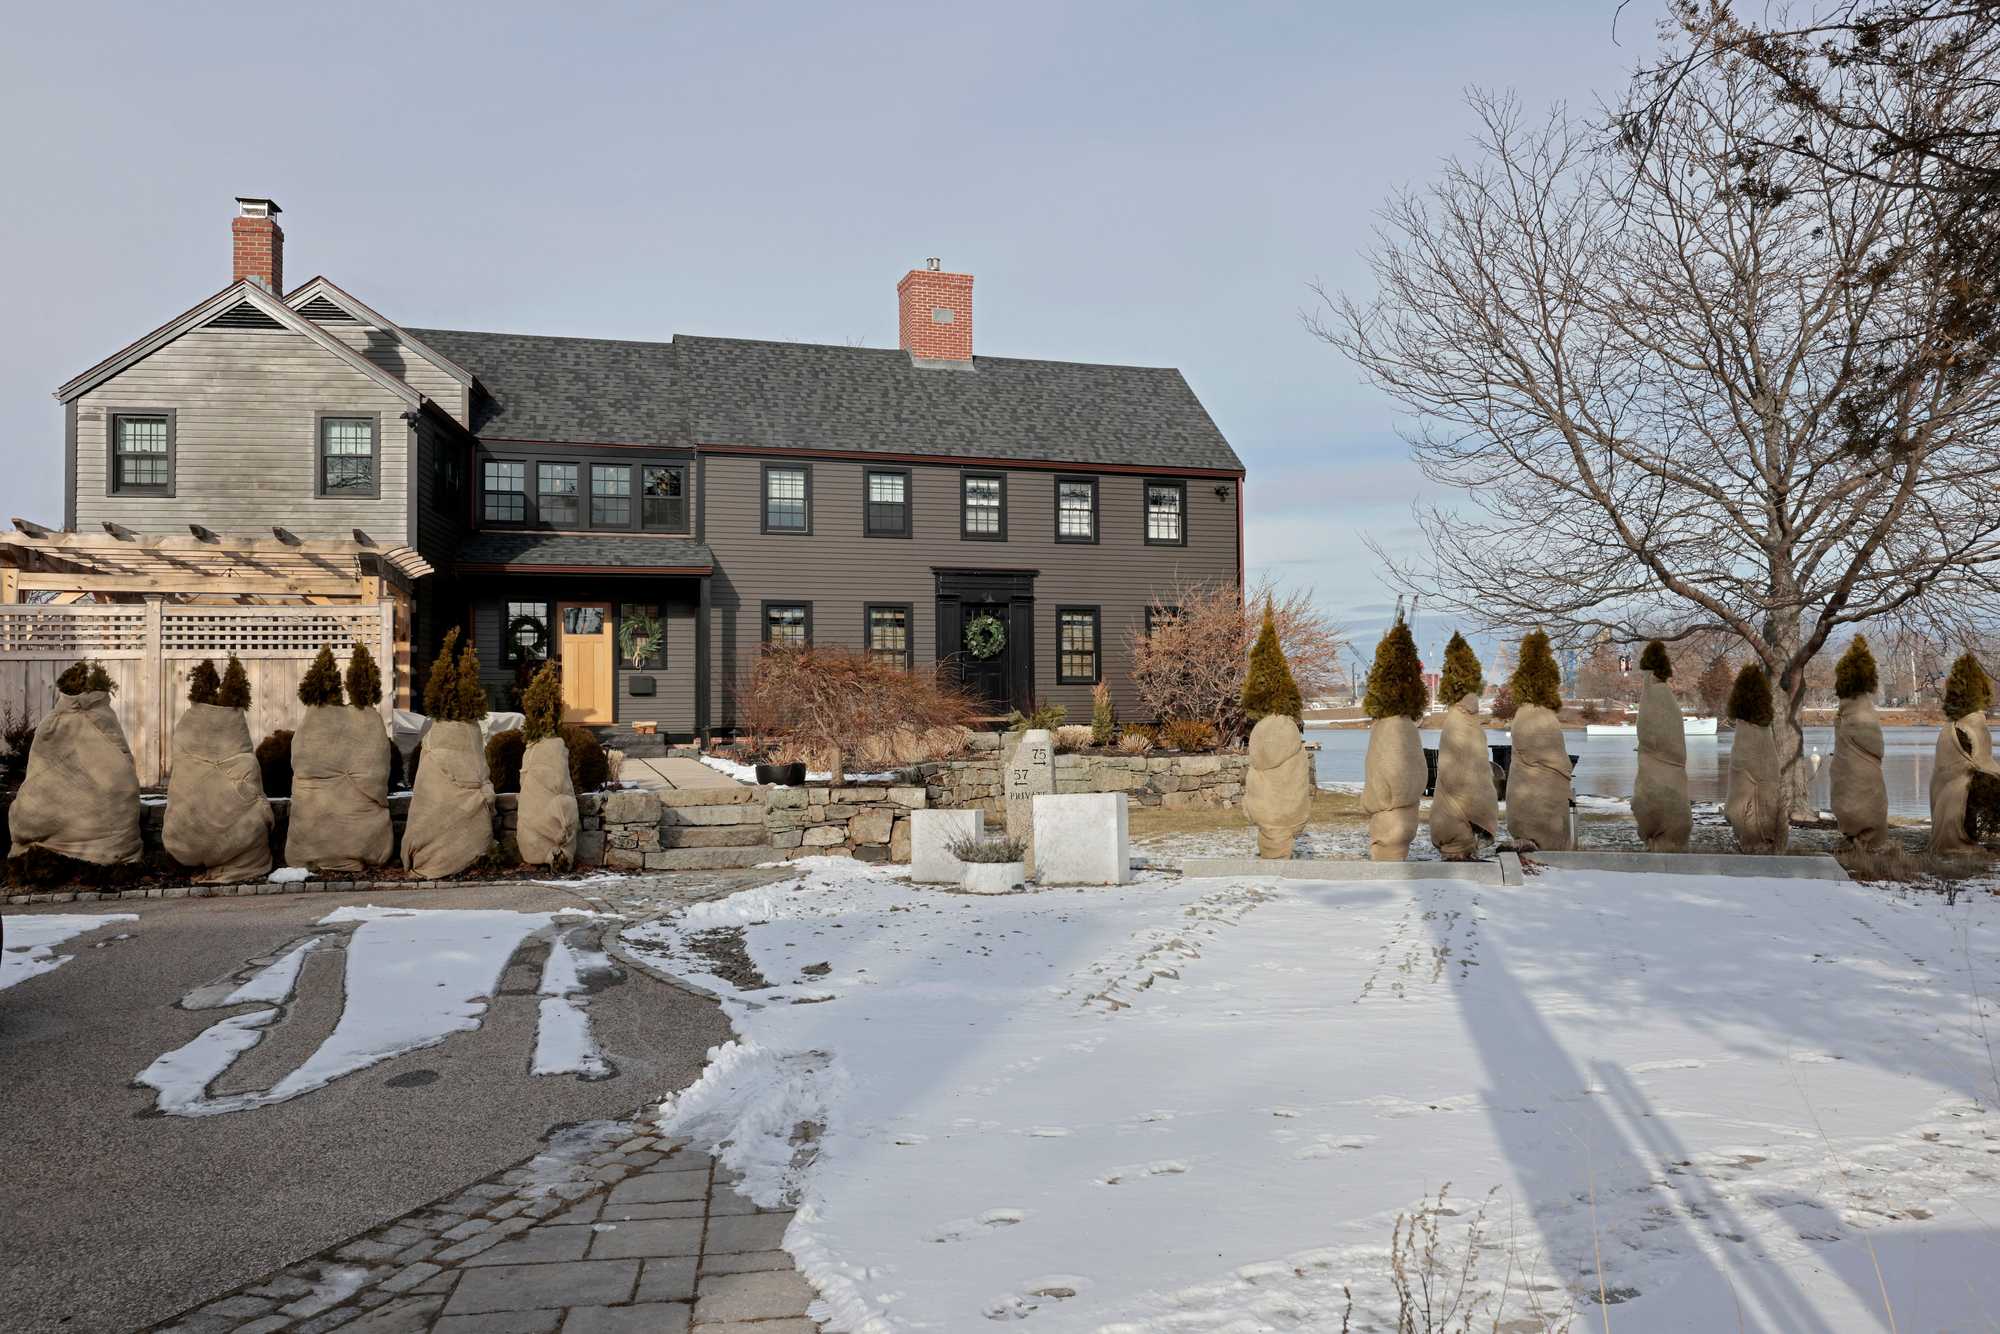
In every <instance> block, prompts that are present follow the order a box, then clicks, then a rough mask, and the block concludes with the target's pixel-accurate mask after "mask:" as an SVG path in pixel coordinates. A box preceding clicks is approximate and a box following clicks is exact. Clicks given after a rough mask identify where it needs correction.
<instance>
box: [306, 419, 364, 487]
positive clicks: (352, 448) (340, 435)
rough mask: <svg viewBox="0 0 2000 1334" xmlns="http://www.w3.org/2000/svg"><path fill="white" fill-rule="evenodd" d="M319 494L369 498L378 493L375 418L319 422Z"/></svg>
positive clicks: (324, 420) (323, 420) (322, 420)
mask: <svg viewBox="0 0 2000 1334" xmlns="http://www.w3.org/2000/svg"><path fill="white" fill-rule="evenodd" d="M319 493H320V494H321V495H323V496H362V497H369V498H373V497H374V496H375V495H376V494H377V490H376V476H375V419H374V418H373V417H321V418H320V419H319Z"/></svg>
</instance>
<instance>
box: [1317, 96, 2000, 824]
mask: <svg viewBox="0 0 2000 1334" xmlns="http://www.w3.org/2000/svg"><path fill="white" fill-rule="evenodd" d="M1473 104H1474V107H1475V109H1476V110H1477V112H1478V113H1479V117H1480V121H1481V124H1482V127H1483V130H1482V133H1481V135H1480V136H1479V149H1480V151H1479V154H1478V156H1477V157H1476V158H1474V159H1473V160H1471V161H1454V162H1451V163H1449V164H1448V165H1447V166H1446V168H1445V170H1444V172H1443V175H1442V178H1441V179H1440V180H1439V181H1437V182H1436V183H1435V184H1434V185H1432V186H1430V187H1429V188H1428V189H1426V190H1423V191H1421V192H1417V193H1411V194H1406V195H1404V196H1402V197H1399V198H1397V199H1396V200H1394V201H1392V203H1391V204H1390V205H1389V206H1388V208H1387V210H1386V213H1385V218H1384V223H1383V226H1382V228H1381V233H1380V242H1379V245H1378V247H1377V249H1376V251H1375V253H1374V254H1373V255H1372V257H1371V259H1372V265H1373V269H1374V273H1375V277H1376V280H1377V284H1378V291H1377V294H1376V295H1375V297H1374V298H1373V299H1372V300H1370V301H1368V302H1365V303H1363V302H1358V301H1355V300H1352V299H1346V298H1338V297H1332V296H1328V295H1327V294H1326V293H1322V296H1323V297H1324V298H1325V299H1326V305H1325V307H1324V308H1323V309H1322V310H1321V311H1320V312H1319V313H1318V314H1316V315H1309V316H1308V322H1309V323H1310V325H1311V326H1312V328H1313V330H1314V332H1316V333H1318V334H1319V335H1320V336H1321V337H1323V338H1325V339H1326V340H1327V341H1328V342H1329V343H1331V344H1333V345H1334V346H1335V347H1337V348H1339V349H1340V350H1341V351H1343V352H1344V353H1346V354H1347V355H1348V356H1350V357H1352V358H1353V359H1354V360H1355V361H1356V362H1357V363H1358V364H1360V365H1361V366H1362V367H1363V368H1364V370H1365V371H1366V372H1367V373H1368V375H1369V376H1370V377H1371V379H1373V381H1374V382H1375V383H1376V384H1377V385H1379V386H1381V387H1382V388H1383V389H1385V390H1386V391H1387V392H1389V393H1390V394H1391V395H1393V396H1394V397H1395V398H1397V399H1398V400H1399V401H1401V402H1402V403H1403V404H1405V405H1406V406H1407V407H1409V408H1410V409H1412V410H1413V411H1414V412H1415V413H1416V415H1417V421H1418V425H1417V427H1416V429H1415V430H1414V431H1413V432H1412V433H1411V437H1410V438H1411V443H1412V447H1413V449H1414V452H1415V455H1416V458H1417V461H1418V463H1419V464H1420V465H1421V467H1422V468H1423V470H1424V471H1425V473H1426V475H1428V476H1429V477H1430V478H1432V479H1433V480H1435V481H1438V482H1441V483H1444V484H1447V485H1449V486H1452V487H1456V488H1460V489H1461V490H1462V491H1463V492H1464V493H1465V495H1466V497H1467V500H1468V502H1469V503H1468V504H1467V505H1466V506H1464V507H1462V508H1461V509H1459V510H1457V511H1455V512H1454V511H1448V510H1442V509H1432V510H1429V511H1427V512H1425V513H1423V514H1422V515H1420V518H1421V519H1422V521H1423V524H1424V527H1425V529H1426V532H1427V536H1428V537H1429V540H1430V556H1429V559H1428V560H1421V561H1418V562H1416V563H1415V564H1414V565H1409V564H1405V565H1399V566H1397V568H1396V573H1397V575H1398V577H1399V578H1401V579H1402V580H1403V582H1404V583H1405V584H1406V585H1408V586H1410V587H1412V588H1416V589H1419V590H1421V591H1422V593H1423V595H1424V597H1425V599H1426V602H1427V604H1430V605H1438V604H1442V605H1444V606H1446V607H1449V608H1453V609H1457V610H1459V611H1461V612H1462V613H1464V614H1466V615H1468V616H1470V617H1475V618H1478V619H1480V620H1483V621H1485V622H1487V623H1489V624H1492V625H1495V626H1501V627H1514V628H1518V627H1528V626H1535V625H1546V626H1548V627H1549V628H1550V629H1551V630H1554V631H1557V632H1558V633H1561V634H1563V635H1565V636H1566V637H1567V638H1569V639H1570V641H1571V642H1573V643H1575V642H1587V641H1588V640H1589V639H1591V638H1592V637H1594V636H1595V635H1596V633H1598V632H1599V631H1601V630H1608V631H1609V632H1610V633H1611V634H1612V635H1613V637H1615V638H1616V639H1618V640H1619V641H1621V642H1625V643H1636V642H1639V641H1641V640H1643V639H1646V638H1648V637H1660V638H1664V639H1668V640H1680V639H1685V638H1688V637H1690V636H1693V635H1697V634H1700V633H1703V632H1709V631H1716V630H1722V631H1727V632H1728V633H1729V634H1731V635H1733V636H1734V638H1735V639H1736V640H1737V641H1738V642H1739V643H1740V644H1741V645H1743V646H1744V647H1746V648H1747V649H1748V651H1749V653H1750V654H1751V655H1752V656H1754V657H1755V658H1757V659H1758V660H1760V661H1761V662H1762V663H1763V664H1764V666H1765V667H1766V668H1767V670H1768V671H1769V672H1770V674H1771V677H1772V679H1773V680H1774V681H1775V682H1776V683H1777V685H1778V688H1779V693H1780V697H1781V705H1782V707H1781V709H1780V716H1779V718H1778V719H1777V723H1776V726H1775V731H1776V733H1777V739H1778V742H1779V750H1780V755H1781V757H1782V760H1783V762H1784V764H1785V769H1786V775H1787V781H1788V783H1789V785H1790V788H1791V791H1792V794H1793V799H1794V804H1795V805H1803V804H1804V801H1805V791H1806V784H1807V779H1808V775H1807V773H1806V771H1805V768H1804V766H1803V765H1802V764H1801V763H1800V752H1801V736H1800V732H1799V727H1798V709H1799V705H1800V701H1801V697H1802V694H1803V692H1804V689H1805V673H1804V667H1805V665H1806V663H1807V662H1809V661H1810V660H1811V659H1812V657H1813V656H1814V655H1815V654H1816V653H1818V652H1819V651H1820V650H1821V649H1822V648H1823V647H1824V646H1825V645H1826V644H1827V642H1828V640H1829V637H1830V636H1833V635H1834V634H1835V632H1836V631H1838V630H1839V629H1840V628H1841V627H1842V626H1848V625H1854V624H1858V623H1864V622H1870V621H1875V620H1878V619H1881V618H1905V619H1921V618H1930V619H1931V620H1933V621H1936V622H1940V623H1944V624H1948V625H1953V626H1955V627H1958V628H1960V629H1961V630H1962V629H1963V627H1964V626H1966V625H1967V624H1969V623H1971V622H1973V621H1976V620H1977V619H1978V617H1979V616H1980V615H1981V614H1982V613H1984V612H1985V611H1987V610H1988V609H1990V608H1991V607H1992V606H1993V605H1994V599H1995V595H1996V593H2000V579H1996V577H1995V576H1996V571H1995V566H1994V561H1995V560H1996V558H2000V491H1996V489H1995V486H1994V484H1993V448H1992V442H1993V439H1994V435H1993V430H1994V426H1995V419H1996V408H2000V381H1996V376H1995V368H1994V363H1993V359H1992V357H1991V356H1990V355H1989V354H1988V353H1987V352H1985V351H1983V350H1982V349H1981V348H1980V347H1979V346H1977V345H1964V346H1961V348H1960V352H1961V353H1962V355H1960V356H1958V357H1956V358H1954V357H1951V356H1940V355H1928V354H1927V355H1924V356H1917V355H1914V351H1915V350H1916V349H1920V348H1928V349H1932V350H1933V351H1934V350H1935V349H1937V348H1938V346H1939V345H1940V344H1941V343H1944V342H1949V341H1950V340H1952V339H1953V338H1955V337H1956V335H1955V333H1954V332H1953V331H1954V329H1955V328H1957V325H1956V323H1955V321H1956V314H1955V312H1954V310H1953V307H1952V295H1951V293H1950V292H1949V290H1947V289H1944V288H1941V287H1940V286H1939V285H1938V284H1936V283H1935V282H1934V281H1933V280H1932V279H1933V275H1932V274H1930V273H1929V272H1928V271H1927V269H1926V268H1925V266H1924V265H1923V263H1922V262H1921V259H1922V257H1921V255H1920V254H1919V253H1918V248H1919V246H1920V244H1921V241H1922V238H1923V237H1924V235H1925V234H1926V231H1927V225H1928V223H1927V219H1928V214H1927V213H1926V208H1927V204H1926V197H1925V196H1924V195H1922V194H1921V193H1920V192H1911V191H1900V190H1895V189H1891V188H1885V187H1884V186H1883V185H1881V184H1880V183H1879V182H1877V181H1875V180H1873V179H1871V178H1870V177H1868V176H1864V175H1857V174H1854V173H1851V172H1846V171H1840V170H1835V169H1833V168H1831V167H1829V166H1828V165H1827V162H1828V161H1829V160H1834V159H1840V158H1844V157H1846V156H1849V152H1848V150H1847V149H1846V148H1844V147H1841V146H1839V145H1835V144H1831V143H1829V142H1828V141H1829V140H1830V139H1831V138H1832V137H1834V136H1838V135H1844V134H1848V133H1854V132H1855V131H1851V130H1849V129H1848V128H1846V127H1844V126H1842V125H1840V124H1839V123H1838V122H1836V121H1832V120H1829V119H1827V118H1824V117H1817V116H1814V115H1812V114H1810V113H1809V111H1807V110H1806V109H1803V108H1801V107H1799V106H1796V105H1793V104H1790V103H1787V102H1786V101H1784V100H1783V99H1780V98H1777V97H1774V96H1772V94H1771V90H1770V88H1769V86H1768V82H1767V81H1765V80H1762V79H1761V78H1760V77H1759V76H1758V73H1757V71H1756V70H1755V69H1754V68H1753V67H1752V66H1750V65H1749V64H1748V63H1746V62H1744V61H1741V60H1738V59H1732V58H1727V57H1724V58H1718V59H1715V60H1712V61H1709V62H1706V63H1704V64H1701V65H1700V66H1699V67H1697V68H1694V69H1692V70H1690V71H1689V72H1688V73H1687V74H1686V76H1685V77H1683V78H1681V79H1680V80H1679V82H1678V84H1677V87H1676V88H1675V91H1674V94H1673V96H1672V97H1671V98H1670V99H1667V100H1665V101H1664V102H1663V103H1662V105H1661V106H1660V107H1659V108H1658V111H1657V115H1656V116H1655V118H1654V120H1653V121H1652V123H1651V125H1650V127H1649V130H1648V132H1647V133H1645V134H1643V135H1626V136H1624V137H1622V138H1620V139H1618V140H1617V141H1616V142H1615V143H1611V144H1607V143H1606V141H1605V137H1604V136H1603V134H1602V133H1600V132H1598V131H1596V130H1594V129H1593V128H1592V127H1590V126H1587V125H1584V124H1581V123H1579V122H1578V121H1576V120H1574V119H1572V118H1571V117H1569V116H1568V115H1567V114H1566V113H1564V112H1562V111H1560V110H1559V111H1557V112H1555V113H1553V114H1551V115H1550V116H1549V117H1548V118H1547V119H1546V120H1544V121H1541V122H1539V123H1529V122H1528V121H1527V120H1525V119H1524V117H1523V116H1522V115H1521V113H1520V111H1519V109H1518V107H1517V106H1516V105H1515V104H1514V103H1513V102H1512V101H1511V100H1510V99H1505V98H1493V97H1475V98H1474V101H1473ZM1794 139H1801V140H1803V141H1804V142H1806V143H1808V144H1815V143H1816V144H1818V145H1820V151H1816V152H1800V153H1774V152H1771V151H1769V150H1768V149H1767V148H1766V147H1765V145H1768V144H1770V143H1774V142H1790V141H1792V140H1794ZM1927 169H1928V167H1927V165H1926V163H1925V161H1924V160H1921V159H1914V158H1906V159H1896V160H1892V161H1888V162H1885V163H1883V164H1882V171H1883V172H1887V173H1921V172H1923V171H1925V170H1927ZM1884 368H1903V369H1908V370H1909V371H1910V373H1908V374H1902V373H1889V374H1885V373H1884ZM1926 368H1927V369H1926ZM1863 403H1865V404H1866V406H1857V404H1863Z"/></svg>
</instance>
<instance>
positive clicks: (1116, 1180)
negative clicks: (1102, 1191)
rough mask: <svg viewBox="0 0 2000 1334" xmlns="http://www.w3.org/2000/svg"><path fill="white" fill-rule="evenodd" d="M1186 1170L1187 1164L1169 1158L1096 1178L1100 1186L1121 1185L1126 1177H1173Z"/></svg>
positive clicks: (1121, 1169)
mask: <svg viewBox="0 0 2000 1334" xmlns="http://www.w3.org/2000/svg"><path fill="white" fill-rule="evenodd" d="M1187 1170H1188V1165H1187V1164H1186V1163H1184V1162H1181V1161H1179V1160H1178V1159H1173V1158H1169V1159H1166V1160H1164V1161H1162V1162H1157V1163H1147V1164H1145V1165H1144V1166H1142V1167H1125V1168H1120V1169H1119V1170H1118V1171H1116V1172H1113V1173H1111V1174H1110V1175H1108V1176H1101V1177H1099V1178H1097V1183H1098V1184H1099V1185H1100V1186H1119V1185H1123V1184H1124V1183H1125V1182H1126V1181H1127V1180H1128V1179H1131V1178H1137V1177H1173V1176H1180V1175H1181V1174H1182V1173H1184V1172H1186V1171H1187Z"/></svg>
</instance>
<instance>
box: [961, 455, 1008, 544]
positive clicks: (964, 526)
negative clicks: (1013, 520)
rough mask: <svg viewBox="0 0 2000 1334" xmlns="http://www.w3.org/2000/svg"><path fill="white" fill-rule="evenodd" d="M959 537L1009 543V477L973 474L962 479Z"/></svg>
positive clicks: (968, 474)
mask: <svg viewBox="0 0 2000 1334" xmlns="http://www.w3.org/2000/svg"><path fill="white" fill-rule="evenodd" d="M959 486H960V488H961V491H960V505H959V529H958V531H959V535H960V536H961V537H967V538H971V539H973V540H975V541H980V542H1005V541H1006V540H1007V477H1006V474H1004V473H997V472H969V473H965V474H963V475H961V476H960V478H959Z"/></svg>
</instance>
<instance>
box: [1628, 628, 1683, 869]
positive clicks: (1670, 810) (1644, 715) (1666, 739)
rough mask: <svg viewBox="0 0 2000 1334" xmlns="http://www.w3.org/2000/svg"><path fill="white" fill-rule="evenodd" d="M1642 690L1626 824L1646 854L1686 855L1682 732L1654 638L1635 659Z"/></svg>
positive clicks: (1662, 652)
mask: <svg viewBox="0 0 2000 1334" xmlns="http://www.w3.org/2000/svg"><path fill="white" fill-rule="evenodd" d="M1639 670H1640V671H1642V672H1644V673H1646V691H1645V693H1644V694H1642V695H1641V696H1640V697H1639V773H1638V776H1637V777H1636V778H1635V779H1634V781H1633V784H1632V820H1633V823H1634V824H1636V825H1637V826H1638V827H1639V837H1640V838H1641V839H1642V840H1643V841H1644V842H1645V844H1646V851H1648V852H1686V851H1687V850H1688V838H1689V836H1690V835H1691V834H1693V832H1694V808H1693V807H1692V806H1690V805H1689V804H1688V774H1687V732H1686V729H1685V728H1684V727H1683V726H1682V724H1681V705H1680V701H1679V700H1677V699H1675V698H1674V690H1673V687H1672V686H1670V685H1668V684H1667V682H1668V681H1670V680H1672V679H1673V675H1674V664H1673V660H1672V659H1670V658H1669V657H1668V656H1667V646H1666V645H1665V644H1662V643H1661V642H1660V641H1659V640H1657V639H1656V640H1654V641H1653V642H1652V643H1650V644H1648V645H1646V649H1645V651H1644V652H1643V653H1641V654H1640V655H1639Z"/></svg>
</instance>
